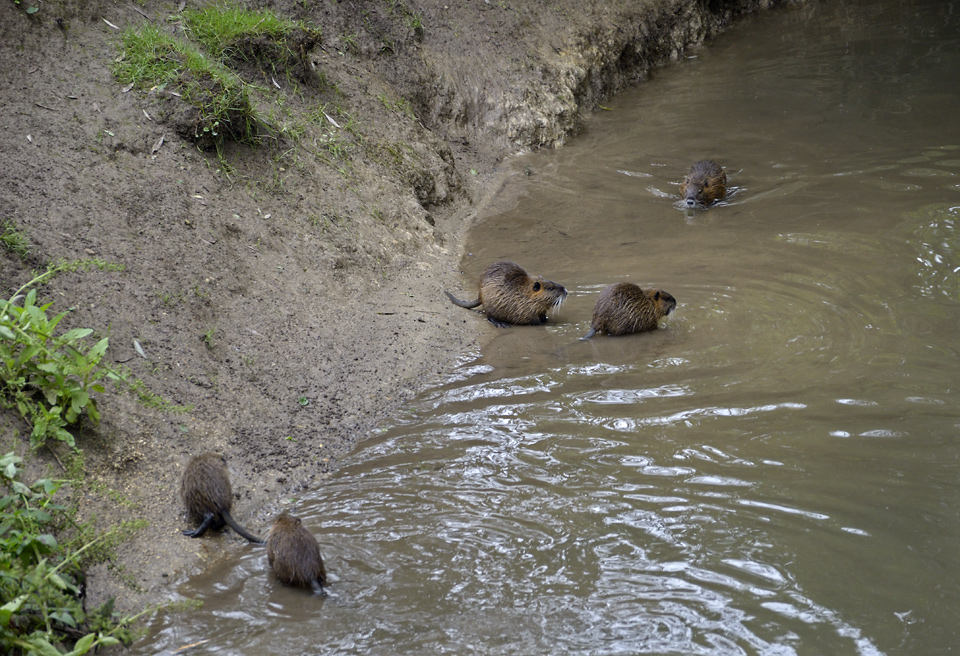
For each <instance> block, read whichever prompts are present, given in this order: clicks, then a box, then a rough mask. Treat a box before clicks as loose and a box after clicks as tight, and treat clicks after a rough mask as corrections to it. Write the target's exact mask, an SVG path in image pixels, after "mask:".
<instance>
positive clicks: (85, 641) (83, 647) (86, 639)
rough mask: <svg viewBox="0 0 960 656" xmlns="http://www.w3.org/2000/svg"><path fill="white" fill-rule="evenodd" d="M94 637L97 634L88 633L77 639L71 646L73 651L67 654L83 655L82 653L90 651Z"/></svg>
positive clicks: (72, 655)
mask: <svg viewBox="0 0 960 656" xmlns="http://www.w3.org/2000/svg"><path fill="white" fill-rule="evenodd" d="M96 639H97V635H96V634H95V633H88V634H87V635H85V636H83V637H82V638H80V639H79V640H77V642H76V644H75V645H74V646H73V651H71V652H70V653H69V654H68V655H67V656H83V654H86V653H87V652H88V651H90V648H91V647H93V641H94V640H96Z"/></svg>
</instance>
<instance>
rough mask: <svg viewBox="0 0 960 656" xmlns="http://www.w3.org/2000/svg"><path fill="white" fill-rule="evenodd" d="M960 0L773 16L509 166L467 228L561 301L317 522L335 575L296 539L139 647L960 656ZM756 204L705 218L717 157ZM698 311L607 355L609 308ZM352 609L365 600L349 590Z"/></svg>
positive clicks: (203, 584) (470, 284) (198, 583)
mask: <svg viewBox="0 0 960 656" xmlns="http://www.w3.org/2000/svg"><path fill="white" fill-rule="evenodd" d="M958 80H960V2H958V1H954V2H944V1H943V0H937V1H932V0H915V1H914V0H902V1H893V0H881V1H869V2H868V1H861V0H851V1H838V2H832V3H827V2H812V3H809V4H808V5H807V6H805V7H803V8H800V9H782V10H777V11H772V12H768V13H766V14H762V15H759V16H756V17H754V18H751V19H748V20H747V21H745V22H743V23H741V24H739V25H737V26H735V27H734V28H733V29H731V30H729V31H728V32H727V33H725V34H724V35H722V36H721V37H719V38H717V39H716V40H714V41H712V42H711V43H710V44H709V45H708V46H707V47H705V48H702V49H699V50H697V51H696V52H694V53H690V55H689V56H688V57H687V58H686V59H685V60H684V61H682V62H678V63H677V64H675V65H671V66H668V67H666V68H664V69H661V70H660V71H658V72H657V73H656V75H655V76H654V77H653V79H651V80H650V81H648V82H645V83H643V84H641V85H639V86H638V87H636V88H635V89H634V90H631V91H629V92H627V93H624V94H622V95H620V96H618V97H617V98H615V99H612V100H611V101H610V102H609V103H607V104H606V105H605V107H606V110H603V111H599V112H597V113H596V114H595V115H594V116H591V117H590V118H589V120H588V123H587V127H586V129H585V131H584V132H583V134H582V135H581V136H579V137H577V138H576V139H575V140H573V141H572V142H570V143H569V144H568V145H567V146H565V147H563V148H562V149H559V150H557V151H552V152H544V153H538V154H534V155H529V156H524V157H522V158H518V159H517V160H515V161H513V162H511V163H510V166H511V167H512V168H511V170H512V171H513V172H514V175H512V176H510V177H509V178H508V179H507V182H506V183H505V185H504V187H503V189H502V190H501V192H500V193H499V194H498V195H497V197H496V199H495V200H494V202H493V203H492V204H491V206H490V207H488V208H487V209H486V210H485V211H484V213H483V215H482V216H481V217H480V219H479V221H478V223H477V225H476V227H475V229H474V230H473V231H472V233H471V235H470V240H469V244H468V248H467V250H468V255H467V256H466V258H465V260H464V262H463V269H464V272H465V275H464V276H463V287H462V288H460V289H454V290H451V291H453V292H454V293H456V294H457V295H459V296H461V297H468V296H469V297H472V295H473V292H474V289H475V281H476V279H477V277H478V276H479V273H480V272H481V271H482V270H483V268H484V267H485V266H486V265H487V264H488V263H490V262H492V261H495V260H497V259H501V258H505V259H512V260H515V261H517V262H519V263H521V264H522V265H523V266H525V267H526V268H527V269H528V270H530V271H533V272H536V273H541V274H543V275H544V276H545V277H547V278H550V279H552V280H555V281H557V282H560V283H562V284H564V285H565V286H566V287H567V288H568V289H569V291H570V297H569V298H568V300H567V302H566V303H565V304H564V305H563V307H562V308H560V310H559V312H558V313H557V314H556V315H555V316H554V317H552V318H551V322H550V323H549V324H548V325H546V326H536V327H511V328H507V329H502V330H501V329H496V328H494V327H493V326H491V325H490V324H488V323H486V322H485V321H483V319H482V317H481V316H479V315H477V314H475V313H471V312H469V311H467V310H463V309H460V308H456V307H453V306H452V305H451V306H450V316H451V318H452V319H453V320H458V321H460V320H462V321H467V322H469V323H470V324H471V325H474V326H475V327H476V329H477V331H478V332H483V333H485V334H486V335H488V336H490V338H489V340H484V341H485V343H484V346H483V347H482V350H481V351H479V352H476V353H468V354H465V356H464V358H463V360H462V363H461V365H460V366H459V367H458V368H456V370H454V371H451V372H449V375H448V376H447V377H446V380H444V381H443V383H442V384H440V385H438V386H436V387H434V388H433V389H431V390H429V391H427V392H426V393H424V394H423V395H422V396H421V397H420V398H419V399H417V400H416V401H415V402H414V403H413V404H412V405H411V407H410V408H409V410H408V411H407V412H406V413H404V415H403V416H401V417H398V418H397V419H396V421H395V422H393V423H392V424H390V425H389V426H386V427H385V429H384V430H383V432H382V433H380V434H379V435H378V436H376V437H373V438H371V439H369V440H367V441H366V442H364V443H363V444H362V445H361V446H360V448H359V449H358V450H357V451H356V453H355V454H353V455H352V456H351V458H349V459H348V461H347V463H346V465H345V466H344V467H343V468H342V469H340V470H339V471H338V472H337V473H336V474H335V475H334V476H333V477H332V478H331V479H329V480H327V481H325V482H324V484H323V487H322V488H320V489H317V490H315V491H312V492H310V493H308V494H305V495H304V496H303V497H302V498H299V499H297V500H296V503H295V504H294V508H295V512H296V513H297V514H299V515H300V516H301V517H303V519H304V522H305V524H306V525H307V526H308V527H310V529H311V530H312V531H313V532H314V533H315V534H316V535H317V536H318V538H319V540H320V543H321V546H322V549H323V554H324V558H325V561H326V563H327V569H328V571H330V572H331V573H332V574H333V575H334V576H335V577H336V581H335V582H334V583H333V584H332V585H331V587H330V590H331V593H333V594H332V595H331V596H330V597H327V598H320V597H312V596H310V595H308V594H306V593H302V592H299V591H295V590H289V589H284V588H282V587H281V586H280V585H279V584H277V582H276V581H275V580H274V579H273V578H272V576H271V575H270V574H269V568H268V565H267V562H266V555H265V550H264V549H262V548H257V547H250V546H246V545H244V546H239V545H238V546H237V547H236V549H237V551H236V554H235V559H233V560H231V561H230V562H228V563H225V564H223V565H221V566H217V567H213V568H211V569H210V571H208V572H207V573H206V574H204V575H203V576H201V577H198V578H196V579H192V580H190V581H188V582H186V583H184V584H183V585H182V586H181V587H180V588H179V595H181V596H182V597H183V598H189V599H199V600H202V601H203V602H204V607H203V608H202V609H200V610H191V611H179V612H169V613H166V614H164V615H163V616H162V617H159V618H158V619H157V620H156V622H155V624H154V626H153V628H152V630H151V633H150V635H149V636H148V637H147V638H145V639H143V640H142V641H141V642H140V643H139V644H138V645H137V646H136V647H135V649H134V650H133V652H134V653H136V654H145V653H156V652H160V651H164V650H167V651H172V650H174V649H176V648H179V647H180V646H182V645H186V644H191V643H196V642H200V641H207V642H204V643H203V644H201V645H199V646H197V647H195V648H194V649H192V650H191V652H190V653H201V654H267V653H281V652H282V653H294V654H307V653H318V654H319V653H322V654H383V655H391V654H458V655H462V654H478V655H481V654H482V655H488V654H561V653H590V654H677V655H681V654H682V655H694V654H775V655H787V654H801V655H804V654H830V655H844V654H867V655H871V654H947V653H955V652H956V651H957V650H958V649H960V628H958V627H960V623H958V621H957V618H958V617H960V463H958V443H960V439H958V436H960V409H958V400H960V339H958V337H960V334H958V333H960V277H958V270H960V253H958V248H960V234H958V233H960V82H958ZM703 157H711V158H715V159H717V160H718V161H720V162H721V163H722V164H723V165H724V166H725V167H726V170H727V173H728V176H729V186H730V194H729V196H728V198H727V200H726V201H725V202H722V203H720V204H719V205H716V206H713V207H711V208H709V209H706V210H687V209H685V208H680V207H679V206H678V204H677V190H678V185H677V183H678V182H679V180H680V179H681V178H682V176H683V174H684V172H685V170H686V169H687V168H688V167H689V165H690V164H691V163H692V162H693V161H694V160H695V159H699V158H703ZM621 280H626V281H634V282H637V283H640V284H642V285H644V286H646V285H655V286H657V287H660V288H662V289H665V290H667V291H668V292H670V293H671V294H673V295H674V296H675V297H676V298H677V301H678V306H677V310H676V313H675V314H674V315H672V316H671V317H670V318H669V319H668V320H666V321H665V322H664V323H663V328H662V329H661V330H658V331H656V332H652V333H646V334H642V335H633V336H626V337H618V338H611V337H604V336H597V337H595V338H593V339H592V340H590V341H589V342H583V341H579V340H578V338H579V337H580V336H581V335H583V334H584V333H586V331H587V329H588V328H589V320H590V313H591V310H592V307H593V303H594V301H595V299H596V296H597V292H598V291H599V290H600V289H601V288H602V287H603V286H605V285H607V284H610V283H613V282H617V281H621ZM334 595H335V596H334Z"/></svg>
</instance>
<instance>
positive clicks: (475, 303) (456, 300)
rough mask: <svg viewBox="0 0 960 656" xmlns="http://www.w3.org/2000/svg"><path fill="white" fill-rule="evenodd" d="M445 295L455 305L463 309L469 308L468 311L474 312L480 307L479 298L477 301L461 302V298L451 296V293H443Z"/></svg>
mask: <svg viewBox="0 0 960 656" xmlns="http://www.w3.org/2000/svg"><path fill="white" fill-rule="evenodd" d="M443 293H444V294H446V295H447V298H449V299H450V300H451V301H453V304H454V305H459V306H460V307H462V308H467V309H468V310H472V309H473V308H475V307H477V306H478V305H480V299H479V298H478V299H477V300H475V301H461V300H460V299H459V298H457V297H456V296H454V295H453V294H451V293H450V292H443Z"/></svg>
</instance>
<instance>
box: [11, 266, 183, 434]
mask: <svg viewBox="0 0 960 656" xmlns="http://www.w3.org/2000/svg"><path fill="white" fill-rule="evenodd" d="M93 267H97V268H100V269H106V268H110V269H114V270H116V269H122V267H120V266H117V265H110V264H109V263H107V262H104V261H103V260H96V259H94V260H83V261H74V262H60V263H57V264H52V265H50V266H48V267H47V270H46V271H44V272H43V273H41V274H40V275H37V276H35V277H34V278H33V279H32V280H30V281H29V282H27V283H26V284H25V285H23V286H22V287H21V288H20V289H18V290H17V291H16V292H14V294H13V296H12V297H11V298H10V299H9V300H4V299H0V407H5V408H8V409H16V410H17V411H18V412H19V413H20V416H21V417H23V418H24V419H25V420H26V421H27V422H28V423H29V424H30V425H31V426H32V430H31V433H30V444H31V446H33V447H34V448H39V447H40V446H43V445H44V444H46V443H47V441H48V440H51V439H52V440H57V441H60V442H64V443H66V444H68V445H69V446H71V447H73V448H76V443H75V440H74V437H73V434H72V433H70V431H68V430H67V427H68V426H70V425H72V424H75V423H76V422H77V421H78V420H79V419H80V418H81V417H83V416H86V417H87V418H89V419H90V421H92V422H93V423H97V422H98V421H99V420H100V411H99V409H98V408H97V402H96V400H95V399H94V398H93V397H92V396H91V395H92V394H93V393H97V392H103V391H104V382H105V380H112V381H115V382H116V384H117V385H118V386H120V387H125V388H126V389H127V390H128V391H129V392H130V393H132V394H134V395H135V396H137V397H138V398H139V399H140V400H141V401H142V402H144V403H145V404H147V405H153V406H154V407H157V406H158V405H159V406H160V407H161V408H162V407H163V402H162V399H160V401H158V399H159V397H158V396H157V395H155V394H152V393H150V392H149V391H148V390H146V389H145V386H144V385H143V383H142V381H139V380H133V379H132V378H131V376H130V374H129V372H127V371H124V370H120V369H114V368H112V367H109V366H106V365H104V364H102V362H101V361H102V360H103V356H104V354H105V353H106V351H107V346H108V345H109V339H108V338H107V337H104V338H102V339H100V340H98V341H97V342H96V343H95V344H93V345H88V344H87V342H86V339H87V338H88V337H90V335H92V334H93V330H92V329H90V328H74V329H72V330H68V331H67V332H65V333H62V334H59V335H58V334H57V331H56V328H57V325H58V324H59V323H60V322H61V321H62V320H63V318H64V317H65V316H67V314H69V312H70V310H69V309H68V310H64V311H63V312H61V313H59V314H57V315H56V316H53V317H50V316H48V314H47V310H49V309H50V307H51V305H53V304H52V303H45V304H39V303H38V302H37V287H38V286H39V285H41V284H43V283H45V282H47V281H49V280H50V279H51V278H53V277H54V276H55V275H57V274H59V273H61V272H63V271H78V270H81V269H90V268H93ZM176 407H177V406H170V404H167V407H166V408H165V409H175V408H176Z"/></svg>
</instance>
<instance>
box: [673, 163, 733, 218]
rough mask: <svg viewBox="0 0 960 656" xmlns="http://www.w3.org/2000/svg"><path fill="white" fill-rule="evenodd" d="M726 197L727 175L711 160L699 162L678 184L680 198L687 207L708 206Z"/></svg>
mask: <svg viewBox="0 0 960 656" xmlns="http://www.w3.org/2000/svg"><path fill="white" fill-rule="evenodd" d="M726 195H727V174H726V173H724V172H723V169H722V168H720V165H719V164H717V163H716V162H714V161H712V160H700V161H699V162H696V163H694V165H693V166H691V167H690V172H689V173H687V176H686V177H685V178H684V179H683V182H681V183H680V198H681V199H682V200H683V202H684V204H685V205H686V206H687V207H697V206H698V205H709V204H710V203H713V202H714V201H718V200H720V199H721V198H723V197H724V196H726Z"/></svg>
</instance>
